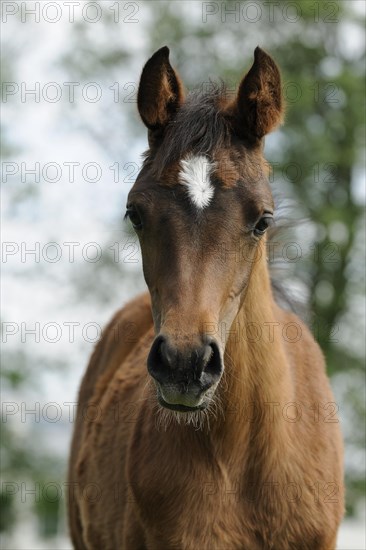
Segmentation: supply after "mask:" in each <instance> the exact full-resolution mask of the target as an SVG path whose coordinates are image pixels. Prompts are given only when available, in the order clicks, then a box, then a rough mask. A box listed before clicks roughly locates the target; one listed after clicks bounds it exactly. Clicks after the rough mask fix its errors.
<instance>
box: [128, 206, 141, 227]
mask: <svg viewBox="0 0 366 550" xmlns="http://www.w3.org/2000/svg"><path fill="white" fill-rule="evenodd" d="M125 217H126V218H129V219H130V221H131V223H132V225H133V228H134V229H136V230H137V229H141V228H142V220H141V216H140V214H139V213H138V212H137V210H136V208H133V207H127V211H126V216H125Z"/></svg>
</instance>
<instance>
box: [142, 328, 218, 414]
mask: <svg viewBox="0 0 366 550" xmlns="http://www.w3.org/2000/svg"><path fill="white" fill-rule="evenodd" d="M147 368H148V372H149V373H150V375H151V376H152V378H153V379H154V381H155V383H156V386H157V395H158V401H159V403H160V405H161V406H163V407H166V408H168V409H173V410H177V411H180V412H189V411H192V410H198V409H204V408H205V407H206V406H207V405H208V403H209V402H210V400H211V398H212V396H213V394H214V393H215V390H216V387H217V385H218V383H219V380H220V378H221V375H222V372H223V361H222V356H221V353H220V349H219V346H218V344H217V343H216V341H215V340H213V339H212V338H208V337H206V336H205V337H203V338H202V341H200V342H199V344H198V345H196V346H190V347H187V346H185V348H183V349H179V348H177V347H175V346H173V345H172V344H171V343H170V342H169V340H168V337H166V336H163V335H159V336H158V337H157V338H156V339H155V341H154V343H153V345H152V347H151V350H150V353H149V356H148V359H147Z"/></svg>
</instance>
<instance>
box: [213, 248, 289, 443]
mask: <svg viewBox="0 0 366 550" xmlns="http://www.w3.org/2000/svg"><path fill="white" fill-rule="evenodd" d="M261 247H262V254H261V259H260V260H258V261H257V262H256V263H255V265H254V266H253V269H252V274H251V278H250V282H249V285H248V288H247V292H246V295H245V298H244V299H243V303H242V306H241V308H240V310H239V312H238V314H237V316H236V319H235V321H234V323H233V325H232V327H231V330H230V333H229V336H228V339H227V344H226V351H225V374H224V376H225V380H223V383H222V388H223V389H222V392H221V395H220V399H221V408H222V415H219V416H218V422H217V427H218V431H216V434H218V435H219V438H220V439H221V441H222V445H223V446H225V447H226V448H229V449H230V446H231V449H233V448H234V449H235V448H236V449H240V452H241V453H242V449H243V445H245V441H246V442H247V443H248V441H249V440H250V439H251V438H252V437H253V438H254V440H255V442H256V444H259V445H260V442H261V441H262V442H263V445H265V446H266V452H268V443H269V441H270V440H272V441H273V442H274V444H275V445H276V447H278V446H279V445H281V443H284V441H285V440H286V437H287V433H286V426H285V424H286V423H285V422H283V419H282V418H281V415H280V413H279V410H278V409H280V407H279V406H278V405H276V403H277V404H279V405H281V404H283V403H285V402H289V401H291V400H292V383H291V373H290V367H289V363H288V360H287V358H286V354H285V349H284V345H283V340H282V337H281V336H280V335H281V334H282V332H281V327H278V324H279V319H278V318H277V315H278V311H279V309H278V306H276V304H275V301H274V299H273V295H272V290H271V283H270V277H269V271H268V266H267V261H266V254H265V243H264V242H263V243H262V245H261ZM276 327H277V331H276V330H275V329H276ZM258 434H261V435H262V436H263V437H258ZM240 440H244V441H243V442H242V443H243V444H242V445H238V442H239V441H240Z"/></svg>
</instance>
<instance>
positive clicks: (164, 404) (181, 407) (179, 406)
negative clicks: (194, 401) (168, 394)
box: [158, 395, 206, 412]
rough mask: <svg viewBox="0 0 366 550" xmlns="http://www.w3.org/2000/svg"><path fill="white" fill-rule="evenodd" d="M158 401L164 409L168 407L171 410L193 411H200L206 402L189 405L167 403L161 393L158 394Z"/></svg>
mask: <svg viewBox="0 0 366 550" xmlns="http://www.w3.org/2000/svg"><path fill="white" fill-rule="evenodd" d="M158 401H159V404H160V405H161V406H162V407H165V408H166V409H170V410H172V411H178V412H195V411H202V410H203V409H205V408H206V404H204V403H202V404H200V405H197V406H194V407H190V406H188V405H182V404H180V403H167V402H166V401H165V400H164V399H163V398H162V396H161V395H158Z"/></svg>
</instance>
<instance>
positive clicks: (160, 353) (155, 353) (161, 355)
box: [147, 336, 169, 382]
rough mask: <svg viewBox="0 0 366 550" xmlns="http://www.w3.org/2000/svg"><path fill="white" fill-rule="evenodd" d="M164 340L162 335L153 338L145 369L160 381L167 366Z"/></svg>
mask: <svg viewBox="0 0 366 550" xmlns="http://www.w3.org/2000/svg"><path fill="white" fill-rule="evenodd" d="M166 349H167V347H166V341H165V338H164V336H158V337H157V338H155V340H154V343H153V345H152V346H151V349H150V352H149V355H148V357H147V370H148V372H149V374H150V375H151V376H152V377H153V378H155V379H156V380H157V381H158V382H160V381H162V379H163V378H165V377H164V374H166V371H167V370H168V368H169V363H168V362H167V356H166Z"/></svg>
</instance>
